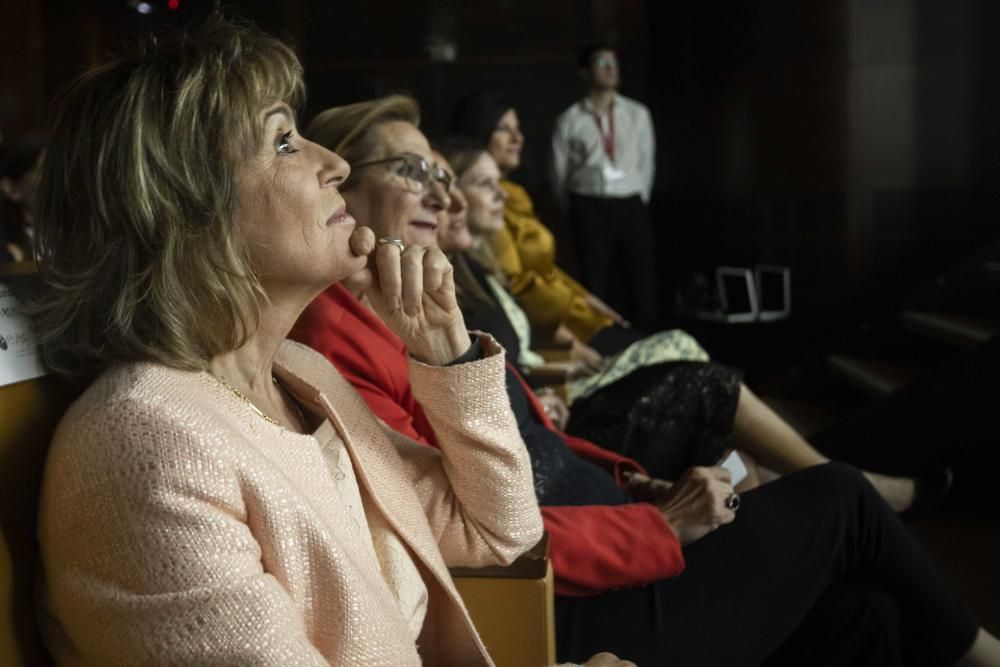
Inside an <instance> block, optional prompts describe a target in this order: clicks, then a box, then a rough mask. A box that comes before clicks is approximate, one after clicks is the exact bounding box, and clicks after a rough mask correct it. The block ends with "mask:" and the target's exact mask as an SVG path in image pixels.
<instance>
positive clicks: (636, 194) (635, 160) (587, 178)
mask: <svg viewBox="0 0 1000 667" xmlns="http://www.w3.org/2000/svg"><path fill="white" fill-rule="evenodd" d="M579 64H580V75H581V77H582V78H583V79H584V80H585V82H586V84H587V94H586V96H585V97H584V98H583V99H582V100H580V101H579V102H576V103H575V104H573V106H571V107H569V108H568V109H566V110H565V111H564V112H563V113H562V114H561V115H560V116H559V118H558V119H557V120H556V126H555V131H554V132H553V134H552V186H553V188H554V190H555V195H556V198H557V199H558V201H559V203H560V205H561V206H562V209H563V213H565V214H567V215H568V218H569V224H570V227H571V229H572V232H573V238H574V241H575V243H576V250H577V258H578V260H579V265H580V271H581V273H582V277H583V282H584V283H585V284H586V285H587V287H588V288H589V289H590V290H591V291H593V292H594V293H595V294H596V295H597V296H599V297H600V298H601V299H603V300H604V301H605V302H607V303H608V304H610V305H611V306H612V307H613V308H615V309H617V310H618V311H619V312H621V313H623V314H624V315H625V317H626V318H628V319H630V320H632V321H633V322H635V323H636V324H637V325H638V326H640V327H642V328H652V327H654V326H655V325H656V317H657V306H658V297H657V291H658V290H657V283H658V278H657V275H656V270H655V267H654V264H653V250H654V242H653V234H652V230H651V229H650V225H649V207H648V204H649V196H650V193H651V192H652V189H653V175H654V171H655V167H656V161H655V151H656V139H655V137H654V135H653V123H652V121H651V119H650V115H649V109H647V108H646V107H645V106H644V105H643V104H641V103H639V102H637V101H635V100H632V99H629V98H628V97H625V96H624V95H620V94H618V92H617V91H618V83H619V70H618V58H617V56H616V54H615V51H614V50H613V49H612V48H610V47H609V46H606V45H603V44H598V45H593V46H589V47H587V48H585V49H583V50H582V51H581V52H580V58H579ZM612 267H614V270H615V271H620V272H621V273H622V278H623V280H622V281H621V282H620V283H618V284H617V285H615V286H617V287H618V289H617V290H614V291H613V285H612Z"/></svg>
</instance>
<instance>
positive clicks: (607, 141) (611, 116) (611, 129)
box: [590, 103, 615, 163]
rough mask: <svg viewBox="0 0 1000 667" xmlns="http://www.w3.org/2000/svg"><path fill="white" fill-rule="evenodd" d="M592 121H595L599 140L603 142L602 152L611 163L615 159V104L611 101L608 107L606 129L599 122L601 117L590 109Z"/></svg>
mask: <svg viewBox="0 0 1000 667" xmlns="http://www.w3.org/2000/svg"><path fill="white" fill-rule="evenodd" d="M590 113H591V115H592V116H593V117H594V122H595V123H597V131H598V132H600V133H601V142H602V143H603V144H604V152H605V153H606V154H607V156H608V159H609V160H611V162H612V163H614V161H615V105H614V104H613V103H612V105H611V106H610V107H608V131H607V133H605V132H604V125H602V124H601V117H600V116H599V115H597V112H596V111H591V112H590Z"/></svg>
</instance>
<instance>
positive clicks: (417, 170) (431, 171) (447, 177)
mask: <svg viewBox="0 0 1000 667" xmlns="http://www.w3.org/2000/svg"><path fill="white" fill-rule="evenodd" d="M393 163H399V166H398V167H395V168H393V169H391V170H390V171H392V172H393V173H394V174H396V175H397V176H401V177H402V178H403V181H404V182H405V183H406V189H407V190H409V191H410V192H413V193H414V194H420V193H422V192H425V191H426V190H427V189H428V188H430V185H431V179H433V180H435V181H437V182H438V183H440V184H441V187H442V188H444V191H445V192H446V193H447V192H451V182H452V178H451V174H449V173H448V172H447V171H445V170H444V169H443V168H441V167H439V166H438V165H436V164H432V163H429V162H427V160H425V159H424V158H422V157H420V156H419V155H417V154H416V153H400V154H399V155H394V156H392V157H387V158H383V159H381V160H369V161H368V162H358V163H356V164H353V165H351V168H352V169H353V170H355V171H356V170H358V169H361V168H363V167H374V166H375V165H380V164H393Z"/></svg>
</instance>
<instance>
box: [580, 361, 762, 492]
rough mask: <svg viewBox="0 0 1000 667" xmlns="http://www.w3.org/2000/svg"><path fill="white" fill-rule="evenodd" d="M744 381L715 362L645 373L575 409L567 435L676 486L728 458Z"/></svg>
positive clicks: (676, 364)
mask: <svg viewBox="0 0 1000 667" xmlns="http://www.w3.org/2000/svg"><path fill="white" fill-rule="evenodd" d="M742 380H743V374H742V373H741V372H740V371H738V370H735V369H732V368H729V367H728V366H724V365H722V364H717V363H714V362H703V361H677V362H670V363H664V364H657V365H655V366H647V367H645V368H639V369H636V370H635V371H633V372H632V373H630V374H629V375H628V376H627V377H624V378H622V379H621V380H619V381H617V382H615V383H613V384H611V385H608V386H607V387H603V388H602V389H601V390H600V391H598V392H596V393H595V394H593V395H591V396H588V397H587V398H582V399H579V400H577V401H576V402H574V403H573V409H572V417H571V418H570V422H569V426H568V427H567V429H566V430H567V431H568V432H569V433H571V434H572V435H575V436H578V437H581V438H584V439H586V440H590V441H591V442H594V443H597V444H599V445H601V446H602V447H604V448H606V449H611V450H613V451H616V452H618V453H620V454H623V455H625V456H628V457H630V458H632V459H635V460H636V461H638V462H639V463H640V464H641V465H642V466H643V467H644V468H646V470H647V471H648V472H649V473H650V474H651V475H653V476H654V477H659V478H661V479H669V480H674V479H677V478H678V477H679V476H680V475H681V474H682V473H683V472H684V471H685V470H687V469H688V468H691V467H692V466H705V465H714V464H716V463H717V462H718V461H719V459H720V458H722V454H723V451H724V450H725V439H726V436H728V435H729V433H730V431H732V428H733V418H734V417H735V415H736V406H737V403H738V401H739V395H740V384H741V382H742Z"/></svg>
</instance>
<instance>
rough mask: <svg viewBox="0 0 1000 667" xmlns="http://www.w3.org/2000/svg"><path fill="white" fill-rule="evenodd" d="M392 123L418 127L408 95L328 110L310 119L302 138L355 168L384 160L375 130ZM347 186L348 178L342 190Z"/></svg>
mask: <svg viewBox="0 0 1000 667" xmlns="http://www.w3.org/2000/svg"><path fill="white" fill-rule="evenodd" d="M393 121H402V122H405V123H410V124H412V125H413V126H414V127H420V105H419V104H417V101H416V100H415V99H413V98H412V97H410V96H409V95H388V96H386V97H380V98H378V99H376V100H369V101H367V102H358V103H356V104H348V105H346V106H342V107H332V108H330V109H327V110H325V111H321V112H320V113H318V114H317V115H316V117H315V118H313V119H312V121H311V122H310V123H309V126H308V127H307V128H306V131H305V136H306V138H307V139H309V140H310V141H315V142H316V143H317V144H320V145H321V146H324V147H326V148H328V149H330V150H331V151H333V152H334V153H336V154H337V155H339V156H340V157H342V158H344V159H345V160H347V162H348V164H356V163H359V162H364V161H366V160H374V159H378V158H381V157H385V156H383V155H379V154H378V142H377V140H376V136H375V130H376V129H377V128H378V126H380V125H383V124H385V123H391V122H393ZM349 185H350V178H348V182H347V183H345V184H344V186H345V187H349ZM342 189H343V188H342Z"/></svg>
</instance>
